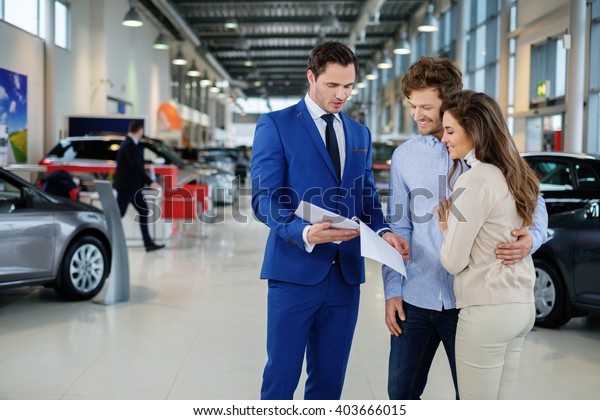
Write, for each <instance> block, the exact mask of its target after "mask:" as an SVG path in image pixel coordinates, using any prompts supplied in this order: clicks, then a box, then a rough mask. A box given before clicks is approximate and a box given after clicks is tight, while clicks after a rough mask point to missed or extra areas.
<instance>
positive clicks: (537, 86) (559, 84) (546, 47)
mask: <svg viewBox="0 0 600 420" xmlns="http://www.w3.org/2000/svg"><path fill="white" fill-rule="evenodd" d="M566 81H567V50H566V49H565V47H564V45H563V39H562V36H560V37H557V38H549V39H548V40H547V41H545V42H543V43H541V44H537V45H532V46H531V76H530V86H529V99H530V100H531V101H532V102H536V101H539V100H540V99H541V100H545V99H546V98H556V97H561V96H564V95H565V88H566Z"/></svg>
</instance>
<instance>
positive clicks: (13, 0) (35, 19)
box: [2, 0, 43, 35]
mask: <svg viewBox="0 0 600 420" xmlns="http://www.w3.org/2000/svg"><path fill="white" fill-rule="evenodd" d="M42 3H43V2H42ZM39 6H40V4H39V0H4V1H3V3H2V19H4V20H5V21H7V22H9V23H11V24H13V25H15V26H18V27H19V28H21V29H24V30H26V31H27V32H30V33H32V34H34V35H41V34H40V32H41V31H40V29H41V28H40V21H41V19H40V16H42V14H41V13H40V9H39Z"/></svg>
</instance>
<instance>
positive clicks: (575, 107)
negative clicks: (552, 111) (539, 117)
mask: <svg viewBox="0 0 600 420" xmlns="http://www.w3.org/2000/svg"><path fill="white" fill-rule="evenodd" d="M585 28H586V0H571V7H570V21H569V33H570V34H571V49H570V50H569V60H568V68H567V94H566V98H565V102H566V105H567V113H566V117H565V137H564V151H565V152H582V151H583V112H584V109H583V102H584V100H585V96H584V89H585V80H584V79H585V78H584V77H581V71H582V69H584V68H585V50H586V44H587V43H586V37H585Z"/></svg>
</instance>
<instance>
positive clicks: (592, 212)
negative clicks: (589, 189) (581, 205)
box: [585, 201, 600, 219]
mask: <svg viewBox="0 0 600 420" xmlns="http://www.w3.org/2000/svg"><path fill="white" fill-rule="evenodd" d="M585 218H586V219H598V218H600V204H598V202H597V201H594V202H593V203H590V204H588V205H587V206H585Z"/></svg>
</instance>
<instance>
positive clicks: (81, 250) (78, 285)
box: [55, 236, 109, 300]
mask: <svg viewBox="0 0 600 420" xmlns="http://www.w3.org/2000/svg"><path fill="white" fill-rule="evenodd" d="M108 271H109V267H108V258H107V252H106V248H105V247H104V245H103V244H102V242H101V241H100V240H99V239H98V238H96V237H94V236H83V237H81V238H78V239H77V240H75V241H74V242H73V243H72V244H71V245H69V248H68V249H67V252H65V255H64V257H63V260H62V264H61V269H60V272H59V279H58V283H57V285H56V286H55V289H56V292H57V293H58V294H59V295H60V296H62V297H63V298H65V299H68V300H86V299H91V298H93V297H94V296H96V295H97V294H98V292H100V289H102V286H104V281H105V280H106V277H107V276H108Z"/></svg>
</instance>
